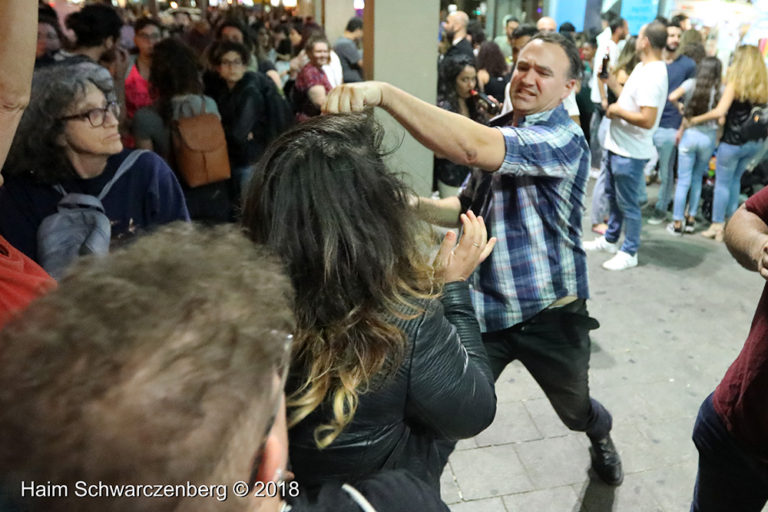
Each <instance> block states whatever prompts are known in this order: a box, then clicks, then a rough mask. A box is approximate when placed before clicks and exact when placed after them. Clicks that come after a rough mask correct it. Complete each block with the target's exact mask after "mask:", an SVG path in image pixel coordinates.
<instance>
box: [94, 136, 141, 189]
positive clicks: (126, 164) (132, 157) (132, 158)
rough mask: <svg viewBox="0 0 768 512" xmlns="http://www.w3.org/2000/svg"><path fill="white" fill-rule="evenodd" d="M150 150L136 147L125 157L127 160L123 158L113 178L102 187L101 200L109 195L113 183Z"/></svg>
mask: <svg viewBox="0 0 768 512" xmlns="http://www.w3.org/2000/svg"><path fill="white" fill-rule="evenodd" d="M147 152H148V150H146V149H135V150H133V151H131V153H130V154H129V155H128V156H127V157H125V160H123V163H121V164H120V167H118V168H117V171H115V175H114V176H112V179H111V180H109V182H108V183H107V184H106V185H104V188H102V189H101V192H100V193H99V196H98V197H99V200H100V201H101V200H103V199H104V198H105V197H107V194H109V191H110V190H111V189H112V185H114V184H115V182H117V180H119V179H120V178H121V177H122V176H123V174H125V173H126V172H127V171H128V169H130V168H131V167H132V166H133V164H134V163H135V162H136V160H138V158H139V157H140V156H141V155H143V154H144V153H147Z"/></svg>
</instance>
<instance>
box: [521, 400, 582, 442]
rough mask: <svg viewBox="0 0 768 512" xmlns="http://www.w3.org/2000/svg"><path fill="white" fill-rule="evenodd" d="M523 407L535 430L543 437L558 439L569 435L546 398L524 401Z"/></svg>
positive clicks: (568, 431)
mask: <svg viewBox="0 0 768 512" xmlns="http://www.w3.org/2000/svg"><path fill="white" fill-rule="evenodd" d="M523 405H525V408H526V409H527V410H528V414H530V415H531V418H533V422H534V423H535V424H536V428H537V429H538V430H539V432H541V435H542V436H543V437H545V438H548V437H560V436H566V435H569V434H570V433H571V431H570V430H568V427H566V426H565V425H563V422H562V421H560V418H559V417H558V416H557V413H556V412H555V410H554V409H553V408H552V404H550V403H549V399H547V398H546V397H544V398H537V399H534V400H526V401H525V402H523Z"/></svg>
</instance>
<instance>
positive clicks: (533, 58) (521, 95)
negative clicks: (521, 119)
mask: <svg viewBox="0 0 768 512" xmlns="http://www.w3.org/2000/svg"><path fill="white" fill-rule="evenodd" d="M569 68H570V63H569V61H568V56H567V55H566V54H565V50H563V49H562V48H561V47H560V46H559V45H557V44H553V43H545V42H544V41H541V40H536V41H533V42H531V43H529V44H527V45H526V46H525V48H523V49H522V50H521V51H520V54H519V56H518V59H517V60H516V61H515V71H514V73H513V74H512V79H511V80H510V88H509V96H510V100H511V102H512V106H513V108H514V110H515V112H518V113H520V114H523V115H528V114H535V113H537V112H544V111H545V110H551V109H553V108H555V107H556V106H557V105H559V104H560V102H561V101H563V98H565V97H566V96H568V95H569V94H570V93H571V91H572V90H573V86H574V85H575V82H576V81H575V80H573V79H569V78H568V71H569Z"/></svg>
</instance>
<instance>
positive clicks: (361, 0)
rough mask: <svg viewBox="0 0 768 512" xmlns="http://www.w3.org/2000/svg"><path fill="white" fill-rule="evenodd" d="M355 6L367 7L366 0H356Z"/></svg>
mask: <svg viewBox="0 0 768 512" xmlns="http://www.w3.org/2000/svg"><path fill="white" fill-rule="evenodd" d="M354 8H355V9H365V0H355V2H354Z"/></svg>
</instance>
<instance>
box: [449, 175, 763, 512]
mask: <svg viewBox="0 0 768 512" xmlns="http://www.w3.org/2000/svg"><path fill="white" fill-rule="evenodd" d="M655 193H656V188H655V187H654V188H652V189H651V190H649V195H651V196H653V195H655ZM651 199H652V200H653V199H654V198H653V197H651ZM584 218H585V223H584V232H585V237H586V239H587V240H590V239H592V238H593V235H592V233H591V231H590V226H589V224H588V217H587V216H586V215H585V217H584ZM702 227H703V226H700V227H699V231H701V228H702ZM595 236H597V235H595ZM638 257H639V266H638V267H637V268H634V269H629V270H626V271H622V272H610V271H607V270H603V269H602V268H601V267H600V265H601V264H602V263H603V262H604V261H605V260H606V259H608V258H609V255H607V254H605V255H603V254H589V255H588V265H589V272H590V290H591V294H592V299H591V300H590V301H589V303H588V307H589V310H590V314H591V315H592V316H594V317H595V318H597V319H598V320H599V321H600V323H601V327H600V329H598V330H596V331H593V332H592V341H593V347H592V360H591V369H590V382H591V388H592V394H593V396H594V397H595V398H597V399H598V400H600V401H601V402H602V403H603V404H604V405H605V406H606V407H607V408H608V409H609V410H610V411H611V413H612V414H613V419H614V427H613V433H612V436H613V439H614V442H615V443H616V446H617V447H618V449H619V452H620V453H621V456H622V459H623V463H624V472H625V479H624V483H623V485H622V486H620V487H618V488H612V487H609V486H607V485H605V484H603V483H602V482H601V481H599V479H597V477H594V479H593V478H590V476H591V475H590V473H589V472H588V470H589V466H590V460H589V454H588V450H587V449H588V446H589V441H588V440H587V438H586V436H585V435H583V434H578V433H573V432H570V431H569V430H568V429H566V428H565V427H564V426H563V425H562V424H561V423H560V420H559V419H558V418H557V416H556V415H555V413H554V411H553V410H552V407H551V406H550V404H549V402H548V401H547V399H546V398H545V396H544V394H543V393H542V392H541V390H540V389H539V388H538V386H537V384H536V383H535V382H534V381H533V379H532V378H531V377H530V376H529V375H528V373H527V372H526V371H525V368H523V367H522V365H520V364H519V363H514V364H512V365H510V366H509V367H508V368H507V369H506V371H505V372H504V373H503V374H502V375H501V377H500V379H499V381H498V383H497V391H496V392H497V396H498V412H497V414H496V419H495V421H494V423H493V425H491V427H489V428H488V429H487V430H486V431H484V432H482V433H481V434H480V435H478V436H477V437H475V438H473V439H469V440H465V441H461V442H460V443H459V445H458V446H457V450H456V452H454V454H453V455H452V456H451V459H450V462H449V465H448V466H447V468H446V470H445V472H444V474H443V477H442V494H443V498H444V500H445V501H446V503H448V504H449V505H450V508H451V510H452V512H475V511H478V512H479V511H482V512H519V511H520V512H522V511H533V512H558V511H564V512H566V511H567V512H608V511H631V512H645V511H648V512H657V511H659V512H678V511H687V510H688V509H689V507H690V500H691V493H692V491H693V483H694V480H695V477H696V464H697V452H696V448H695V447H694V445H693V443H692V441H691V439H690V437H691V431H692V428H693V422H694V419H695V417H696V414H697V412H698V408H699V405H700V404H701V402H702V400H704V398H706V396H707V395H708V394H709V393H710V392H712V390H713V389H714V388H715V386H716V385H717V383H718V382H719V381H720V379H721V378H722V376H723V374H724V372H725V370H726V369H727V368H728V366H729V365H730V363H731V362H732V361H733V359H735V357H736V356H737V354H738V352H739V350H740V349H741V346H742V344H743V342H744V339H745V338H746V335H747V332H748V330H749V325H750V323H751V321H752V315H753V314H754V311H755V308H756V306H757V302H758V299H759V297H760V294H761V292H762V288H763V285H764V283H765V281H764V280H762V279H761V278H760V276H759V275H757V274H756V273H751V272H748V271H746V270H744V269H742V268H741V267H740V266H739V265H738V264H737V263H736V262H735V261H734V260H733V259H732V258H731V256H730V255H729V254H728V251H727V249H726V248H725V246H724V244H722V243H717V242H714V241H712V240H707V239H705V238H703V237H701V236H700V235H699V234H698V233H696V234H694V235H686V236H683V237H682V238H675V237H672V236H670V235H669V234H667V232H666V231H665V224H662V225H660V226H651V225H648V224H647V223H646V224H644V226H643V233H642V245H641V247H640V250H639V252H638ZM765 511H768V507H766V509H765Z"/></svg>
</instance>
